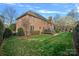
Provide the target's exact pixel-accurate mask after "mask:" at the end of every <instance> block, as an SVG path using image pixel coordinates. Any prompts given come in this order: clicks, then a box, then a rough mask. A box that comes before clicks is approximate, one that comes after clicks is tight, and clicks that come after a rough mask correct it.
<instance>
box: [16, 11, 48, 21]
mask: <svg viewBox="0 0 79 59" xmlns="http://www.w3.org/2000/svg"><path fill="white" fill-rule="evenodd" d="M25 15H30V16H33V17H36V18H39V19H42V20H44V21H47V19H46V18H44V17H43V16H41V15H40V14H38V13H36V12H33V11H27V12H26V13H24V14H23V15H21V16H19V17H18V18H17V19H20V18H21V17H23V16H25ZM17 19H16V20H17Z"/></svg>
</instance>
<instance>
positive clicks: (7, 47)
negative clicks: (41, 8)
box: [2, 32, 74, 56]
mask: <svg viewBox="0 0 79 59" xmlns="http://www.w3.org/2000/svg"><path fill="white" fill-rule="evenodd" d="M2 52H3V54H2V55H8V56H9V55H14V56H15V55H17V56H18V55H20V56H22V55H23V56H25V55H27V56H36V55H39V56H41V55H42V56H44V55H45V56H52V55H53V56H54V55H74V49H73V44H72V33H69V32H65V33H60V34H59V35H56V36H53V35H47V34H44V35H34V36H32V37H31V38H29V39H24V38H20V37H11V38H8V39H6V40H5V41H4V43H3V45H2Z"/></svg>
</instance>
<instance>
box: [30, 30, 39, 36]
mask: <svg viewBox="0 0 79 59" xmlns="http://www.w3.org/2000/svg"><path fill="white" fill-rule="evenodd" d="M31 34H32V35H38V34H40V31H32V32H31Z"/></svg>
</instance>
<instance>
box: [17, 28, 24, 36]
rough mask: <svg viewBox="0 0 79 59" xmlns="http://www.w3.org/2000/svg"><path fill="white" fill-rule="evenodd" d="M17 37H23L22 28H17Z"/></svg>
mask: <svg viewBox="0 0 79 59" xmlns="http://www.w3.org/2000/svg"><path fill="white" fill-rule="evenodd" d="M17 35H18V36H24V30H23V29H22V28H19V29H18V32H17Z"/></svg>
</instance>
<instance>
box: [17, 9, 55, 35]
mask: <svg viewBox="0 0 79 59" xmlns="http://www.w3.org/2000/svg"><path fill="white" fill-rule="evenodd" d="M48 19H49V20H47V19H46V18H44V17H43V16H41V15H39V14H37V13H36V12H33V11H27V12H26V13H24V14H23V15H21V16H20V17H18V18H17V19H16V31H17V30H18V29H19V28H23V30H24V32H25V35H27V34H31V32H33V31H39V32H40V34H41V33H42V32H43V31H44V30H46V29H50V30H51V32H52V31H53V30H54V25H53V22H52V18H51V17H49V18H48Z"/></svg>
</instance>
